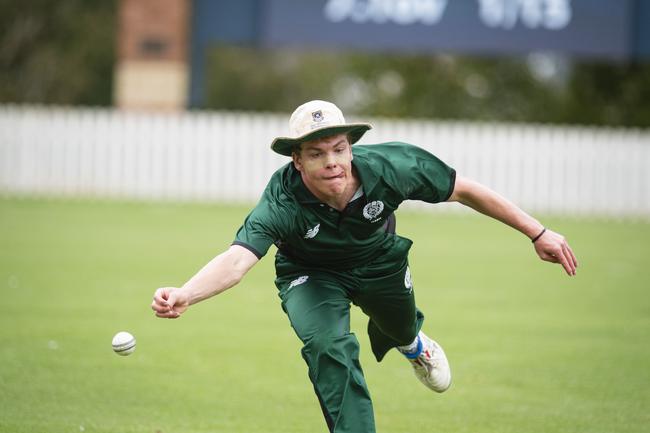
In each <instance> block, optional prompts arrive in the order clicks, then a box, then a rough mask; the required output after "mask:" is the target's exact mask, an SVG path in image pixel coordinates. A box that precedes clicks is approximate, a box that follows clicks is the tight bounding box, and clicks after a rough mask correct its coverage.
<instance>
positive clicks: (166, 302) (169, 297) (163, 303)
mask: <svg viewBox="0 0 650 433" xmlns="http://www.w3.org/2000/svg"><path fill="white" fill-rule="evenodd" d="M175 302H176V295H175V294H174V292H173V290H172V288H169V287H162V288H160V289H158V290H156V292H155V293H154V295H153V301H152V302H151V309H152V310H153V311H154V312H155V314H156V317H161V318H166V319H176V318H178V317H180V313H179V312H177V311H175V310H174V304H175Z"/></svg>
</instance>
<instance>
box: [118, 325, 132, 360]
mask: <svg viewBox="0 0 650 433" xmlns="http://www.w3.org/2000/svg"><path fill="white" fill-rule="evenodd" d="M113 350H114V351H115V353H117V354H118V355H121V356H127V355H130V354H132V353H133V352H135V337H134V336H133V335H131V334H129V333H128V332H125V331H121V332H118V333H117V334H115V337H113Z"/></svg>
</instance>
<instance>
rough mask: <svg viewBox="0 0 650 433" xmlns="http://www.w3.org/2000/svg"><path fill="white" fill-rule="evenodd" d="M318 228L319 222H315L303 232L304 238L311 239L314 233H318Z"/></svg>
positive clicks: (314, 235)
mask: <svg viewBox="0 0 650 433" xmlns="http://www.w3.org/2000/svg"><path fill="white" fill-rule="evenodd" d="M318 230H320V224H316V225H315V226H314V228H312V229H309V230H307V233H305V236H304V238H305V239H312V238H314V237H316V235H317V234H318Z"/></svg>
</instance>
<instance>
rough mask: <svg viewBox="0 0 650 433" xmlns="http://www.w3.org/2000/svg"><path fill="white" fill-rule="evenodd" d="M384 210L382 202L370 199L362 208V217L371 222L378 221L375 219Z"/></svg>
mask: <svg viewBox="0 0 650 433" xmlns="http://www.w3.org/2000/svg"><path fill="white" fill-rule="evenodd" d="M383 211H384V202H382V201H379V200H376V201H371V202H370V203H368V204H367V205H365V207H364V208H363V216H364V218H366V219H368V220H370V221H371V222H373V223H374V222H376V221H379V220H378V219H376V218H377V217H378V216H379V215H381V213H382V212H383Z"/></svg>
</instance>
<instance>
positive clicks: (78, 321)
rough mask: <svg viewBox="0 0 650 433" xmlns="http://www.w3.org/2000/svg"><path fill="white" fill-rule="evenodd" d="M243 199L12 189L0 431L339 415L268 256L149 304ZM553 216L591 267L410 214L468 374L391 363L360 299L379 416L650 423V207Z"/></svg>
mask: <svg viewBox="0 0 650 433" xmlns="http://www.w3.org/2000/svg"><path fill="white" fill-rule="evenodd" d="M246 211H247V209H246V208H243V207H219V206H209V205H196V204H186V205H180V204H179V205H171V204H127V203H105V202H99V203H91V202H62V201H38V200H17V199H4V200H0V245H1V248H0V289H1V290H0V293H1V294H2V299H1V302H2V313H1V314H0V343H1V344H0V432H11V433H44V432H71V433H72V432H80V431H85V432H120V433H128V432H139V433H140V432H147V433H156V432H161V433H173V432H178V433H192V432H225V433H238V432H241V433H255V432H259V433H272V432H278V433H280V432H281V433H287V432H308V433H314V432H326V431H327V430H326V428H325V423H324V422H323V420H322V417H321V414H320V410H319V407H318V403H317V400H316V398H315V397H314V395H313V394H312V388H311V384H310V383H309V381H308V379H307V372H306V367H305V365H304V364H303V361H302V358H301V357H300V354H299V350H300V347H301V345H300V342H299V341H298V339H297V338H296V337H295V335H294V334H293V331H292V330H291V328H290V327H289V325H288V321H287V319H286V317H285V316H284V313H283V312H282V311H281V309H280V306H279V300H278V298H277V296H276V289H275V287H274V286H273V282H272V281H273V268H272V262H273V260H272V257H270V256H271V255H272V254H270V255H269V256H267V258H265V260H263V261H262V262H261V263H260V264H259V265H258V266H257V267H255V268H254V269H253V270H252V271H251V272H250V273H249V275H247V277H246V278H245V280H244V281H243V282H242V283H241V284H240V285H239V286H237V287H235V288H233V289H231V290H230V291H228V292H225V293H224V294H222V295H220V296H218V297H216V298H213V299H211V300H209V301H207V302H204V303H203V304H199V305H197V306H195V307H192V308H191V309H190V310H189V311H188V312H187V313H186V315H185V316H184V317H182V318H181V319H179V320H176V321H170V320H162V319H157V318H155V317H154V315H153V313H152V312H151V310H150V307H149V304H150V302H151V296H152V294H153V291H154V290H155V289H156V288H157V287H159V286H164V285H180V284H182V283H184V282H185V280H186V279H187V278H188V277H190V276H191V275H192V274H193V273H194V272H195V271H196V270H197V269H198V268H199V267H200V266H202V265H203V264H204V263H205V262H207V261H208V260H209V259H210V258H212V256H214V255H216V254H217V253H219V252H220V251H221V250H223V249H224V248H225V247H226V246H227V245H228V244H229V243H230V241H231V240H232V238H233V236H234V232H235V230H236V229H237V228H238V227H239V224H240V222H241V220H242V219H243V217H244V215H245V214H246ZM542 220H543V222H544V223H546V224H547V225H549V226H550V227H553V228H554V229H556V230H557V231H560V232H562V233H563V234H565V235H566V236H567V238H568V239H569V241H570V243H571V245H572V247H573V249H574V251H575V253H576V255H577V256H578V259H579V260H580V268H579V270H578V275H577V276H576V277H574V278H569V277H566V276H565V275H564V273H563V271H562V270H561V268H560V267H558V266H556V265H551V264H548V263H545V262H541V261H539V260H538V259H537V258H536V256H535V254H534V251H533V249H532V247H531V245H530V242H529V241H528V240H527V239H526V238H525V237H523V236H522V235H520V234H518V233H516V232H514V231H513V230H511V229H508V228H506V227H504V226H502V225H500V224H499V223H496V222H494V221H492V220H489V219H487V218H485V217H480V216H470V215H462V216H453V215H437V214H436V215H430V214H426V213H401V214H400V215H398V232H400V233H401V234H402V235H404V236H408V237H410V238H411V239H413V240H415V245H414V247H413V249H412V254H411V270H412V273H413V280H414V284H415V290H416V295H417V299H418V303H419V306H420V308H421V309H422V310H423V311H424V312H425V314H426V315H427V321H426V322H425V331H426V332H427V333H428V334H430V335H432V336H434V337H435V338H436V339H437V340H439V341H440V342H441V343H442V344H443V346H444V347H445V350H446V352H447V355H448V356H449V358H450V362H451V365H452V371H453V373H454V384H453V386H452V388H451V389H450V390H449V391H448V392H447V393H445V394H442V395H437V394H434V393H432V392H430V391H428V390H426V389H425V388H424V387H423V386H422V385H421V384H420V383H419V382H418V381H417V380H416V379H415V377H414V376H413V375H412V372H411V370H410V366H409V365H408V364H407V363H406V362H405V361H404V360H403V359H401V357H400V356H399V355H397V354H396V353H391V354H389V355H388V356H387V358H386V360H385V361H384V362H382V363H381V364H377V363H376V362H375V361H374V359H373V358H372V357H371V354H370V351H369V346H368V340H367V336H366V335H365V332H364V329H365V319H364V317H363V315H362V314H361V312H360V311H359V310H357V309H355V310H354V311H353V328H354V330H355V332H356V334H357V336H358V338H359V340H360V342H361V345H362V363H363V366H364V371H365V374H366V378H367V381H368V383H369V387H370V390H371V393H372V395H373V398H374V404H375V412H376V419H377V429H378V432H381V433H391V432H394V433H398V432H430V431H431V432H433V431H435V432H445V433H447V432H450V433H461V432H467V433H483V432H485V433H487V432H490V433H508V432H512V433H536V432H539V433H549V432H567V433H579V432H585V433H587V432H588V433H599V432H602V433H612V432H617V433H618V432H621V433H623V432H629V433H641V432H647V431H649V428H650V427H649V426H650V410H649V408H650V390H649V389H650V224H648V223H626V224H623V223H613V222H602V221H590V220H580V221H578V220H558V219H542ZM120 330H128V331H130V332H132V333H133V334H134V335H135V336H136V337H137V339H138V348H137V351H136V352H135V354H133V355H132V356H130V357H126V358H122V357H119V356H116V355H115V354H114V353H113V352H112V350H111V345H110V342H111V338H112V336H113V334H115V333H116V332H117V331H120Z"/></svg>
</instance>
